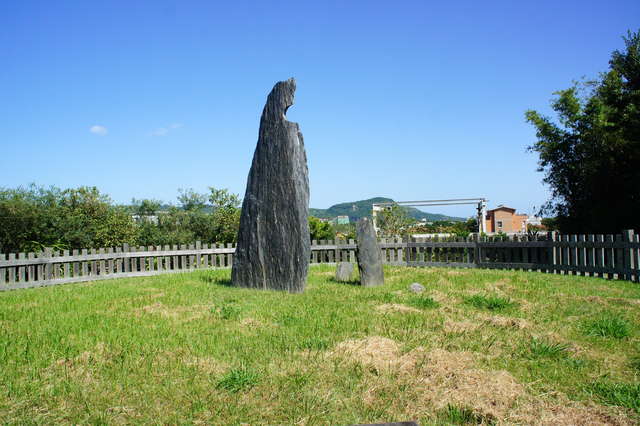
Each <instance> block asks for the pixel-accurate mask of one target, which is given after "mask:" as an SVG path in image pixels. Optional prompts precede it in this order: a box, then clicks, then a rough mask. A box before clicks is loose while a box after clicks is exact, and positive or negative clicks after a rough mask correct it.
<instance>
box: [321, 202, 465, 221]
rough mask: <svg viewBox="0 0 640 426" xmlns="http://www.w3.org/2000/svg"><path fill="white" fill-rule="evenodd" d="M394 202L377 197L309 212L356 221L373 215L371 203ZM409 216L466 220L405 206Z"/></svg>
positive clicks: (418, 218) (427, 218)
mask: <svg viewBox="0 0 640 426" xmlns="http://www.w3.org/2000/svg"><path fill="white" fill-rule="evenodd" d="M389 202H393V200H392V199H391V198H385V197H375V198H369V199H368V200H360V201H351V202H348V203H340V204H336V205H333V206H331V207H329V208H328V209H313V208H311V209H309V214H310V215H311V216H315V217H318V218H325V219H331V218H334V217H336V216H349V220H351V221H356V220H358V219H360V218H361V217H365V216H371V205H372V204H374V203H389ZM405 209H406V211H407V214H408V215H409V217H412V218H414V219H416V220H420V219H426V220H428V221H430V222H435V221H438V220H452V221H464V220H466V219H465V218H462V217H455V216H447V215H444V214H439V213H427V212H423V211H422V210H418V209H416V208H414V207H405Z"/></svg>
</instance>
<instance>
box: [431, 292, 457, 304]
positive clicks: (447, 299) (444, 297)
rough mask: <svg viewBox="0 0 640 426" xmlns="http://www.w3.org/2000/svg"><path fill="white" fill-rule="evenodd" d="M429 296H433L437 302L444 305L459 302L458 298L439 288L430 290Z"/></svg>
mask: <svg viewBox="0 0 640 426" xmlns="http://www.w3.org/2000/svg"><path fill="white" fill-rule="evenodd" d="M429 297H431V298H432V299H433V300H435V301H436V302H438V303H440V304H442V305H451V304H454V303H457V301H458V300H457V299H456V298H454V297H451V296H449V295H448V294H446V293H443V292H441V291H438V290H433V291H431V292H429Z"/></svg>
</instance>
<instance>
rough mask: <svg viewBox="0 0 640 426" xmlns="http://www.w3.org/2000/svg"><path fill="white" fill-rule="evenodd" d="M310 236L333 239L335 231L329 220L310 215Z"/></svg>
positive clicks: (319, 238)
mask: <svg viewBox="0 0 640 426" xmlns="http://www.w3.org/2000/svg"><path fill="white" fill-rule="evenodd" d="M309 236H310V238H311V240H332V239H333V236H334V232H333V229H332V228H331V224H329V222H323V221H321V220H320V219H318V218H317V217H314V216H309Z"/></svg>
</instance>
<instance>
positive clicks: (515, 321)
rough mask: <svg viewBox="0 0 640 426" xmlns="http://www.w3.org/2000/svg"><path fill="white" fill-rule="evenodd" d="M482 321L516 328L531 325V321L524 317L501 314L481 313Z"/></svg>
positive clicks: (520, 328) (497, 325)
mask: <svg viewBox="0 0 640 426" xmlns="http://www.w3.org/2000/svg"><path fill="white" fill-rule="evenodd" d="M478 317H479V318H480V319H481V320H482V321H484V322H486V323H488V324H491V325H495V326H496V327H506V328H516V329H519V330H522V329H525V328H529V327H531V324H530V323H529V321H527V320H525V319H523V318H513V317H505V316H501V315H486V314H485V315H479V316H478Z"/></svg>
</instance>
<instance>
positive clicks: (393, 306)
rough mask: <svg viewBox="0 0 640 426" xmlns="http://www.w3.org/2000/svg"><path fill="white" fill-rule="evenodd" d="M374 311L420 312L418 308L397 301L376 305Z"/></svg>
mask: <svg viewBox="0 0 640 426" xmlns="http://www.w3.org/2000/svg"><path fill="white" fill-rule="evenodd" d="M376 311H380V312H384V313H389V312H402V313H411V312H413V313H418V314H419V313H421V312H422V311H420V309H416V308H412V307H411V306H407V305H401V304H399V303H385V304H384V305H379V306H376Z"/></svg>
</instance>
